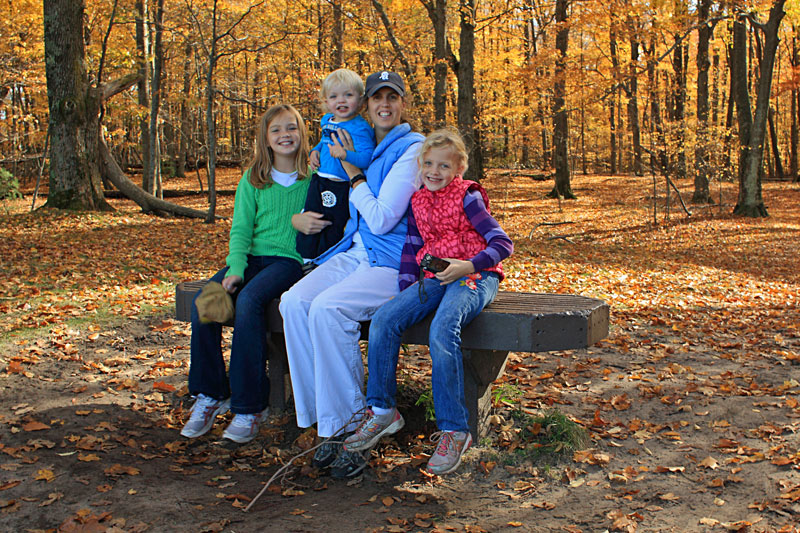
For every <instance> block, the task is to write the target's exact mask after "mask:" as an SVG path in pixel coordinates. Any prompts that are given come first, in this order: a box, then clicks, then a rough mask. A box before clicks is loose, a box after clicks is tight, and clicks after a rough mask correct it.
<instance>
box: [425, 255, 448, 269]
mask: <svg viewBox="0 0 800 533" xmlns="http://www.w3.org/2000/svg"><path fill="white" fill-rule="evenodd" d="M419 266H421V267H422V268H424V269H425V270H427V271H428V272H433V273H434V274H436V273H437V272H442V271H443V270H445V269H446V268H447V267H449V266H450V262H449V261H445V260H444V259H441V258H439V257H435V256H432V255H431V254H425V255H424V256H423V258H422V260H421V261H420V262H419Z"/></svg>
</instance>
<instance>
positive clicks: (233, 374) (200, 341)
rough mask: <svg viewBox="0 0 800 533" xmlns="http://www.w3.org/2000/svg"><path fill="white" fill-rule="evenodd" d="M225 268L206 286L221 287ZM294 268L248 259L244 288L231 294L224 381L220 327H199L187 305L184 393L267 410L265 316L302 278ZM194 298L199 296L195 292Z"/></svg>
mask: <svg viewBox="0 0 800 533" xmlns="http://www.w3.org/2000/svg"><path fill="white" fill-rule="evenodd" d="M227 271H228V267H225V268H223V269H222V270H220V271H219V272H217V273H216V274H215V275H214V277H212V278H211V281H218V282H221V281H222V280H223V278H224V277H225V273H226V272H227ZM302 274H303V271H302V268H301V266H300V263H298V262H297V261H295V260H294V259H288V258H285V257H274V256H252V255H250V256H248V257H247V268H246V269H245V271H244V276H243V278H244V283H243V284H242V286H241V287H240V288H239V289H238V290H237V291H236V293H235V294H233V295H232V296H233V300H234V307H235V310H236V313H235V315H236V316H235V318H234V325H233V342H232V344H231V362H230V379H229V378H228V375H227V374H226V373H225V361H224V360H223V358H222V346H221V345H222V324H218V323H216V322H211V323H208V324H203V323H202V322H200V319H199V318H198V315H197V305H196V304H195V303H194V302H193V303H192V343H191V364H190V366H189V392H191V393H192V394H199V393H203V394H205V395H206V396H210V397H212V398H215V399H217V400H224V399H225V398H228V397H229V396H230V398H231V411H233V412H234V413H238V414H253V413H259V412H261V411H263V410H264V409H266V407H267V406H268V405H269V379H268V378H267V372H266V366H267V359H268V357H267V343H266V334H267V327H266V320H265V318H266V311H267V306H268V305H269V302H270V301H271V300H274V299H276V298H280V295H281V294H283V292H284V291H285V290H287V289H288V288H289V287H291V286H292V285H294V284H295V282H296V281H297V280H299V279H300V278H301V277H302ZM198 294H199V293H198Z"/></svg>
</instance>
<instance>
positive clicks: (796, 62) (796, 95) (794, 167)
mask: <svg viewBox="0 0 800 533" xmlns="http://www.w3.org/2000/svg"><path fill="white" fill-rule="evenodd" d="M792 30H793V33H794V36H793V37H792V56H791V58H792V59H791V65H792V67H793V68H795V69H796V68H797V67H800V58H798V51H797V27H793V28H792ZM790 98H791V100H792V101H791V105H790V107H791V114H792V116H791V118H790V120H791V128H790V134H789V145H790V146H789V174H790V176H792V177H793V179H794V181H798V180H800V175H798V158H800V154H798V145H799V144H800V131H799V130H800V127H798V122H800V116H799V115H800V109H798V108H799V107H800V91H798V90H797V89H796V88H793V89H792V92H791V93H790Z"/></svg>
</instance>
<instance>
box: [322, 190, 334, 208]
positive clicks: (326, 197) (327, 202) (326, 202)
mask: <svg viewBox="0 0 800 533" xmlns="http://www.w3.org/2000/svg"><path fill="white" fill-rule="evenodd" d="M335 205H336V195H335V194H333V193H332V192H331V191H322V206H323V207H333V206H335Z"/></svg>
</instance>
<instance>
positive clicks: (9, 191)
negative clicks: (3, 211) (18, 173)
mask: <svg viewBox="0 0 800 533" xmlns="http://www.w3.org/2000/svg"><path fill="white" fill-rule="evenodd" d="M6 198H22V193H21V192H19V181H17V178H15V177H14V175H13V174H11V172H9V171H8V170H6V169H4V168H0V200H5V199H6Z"/></svg>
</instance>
